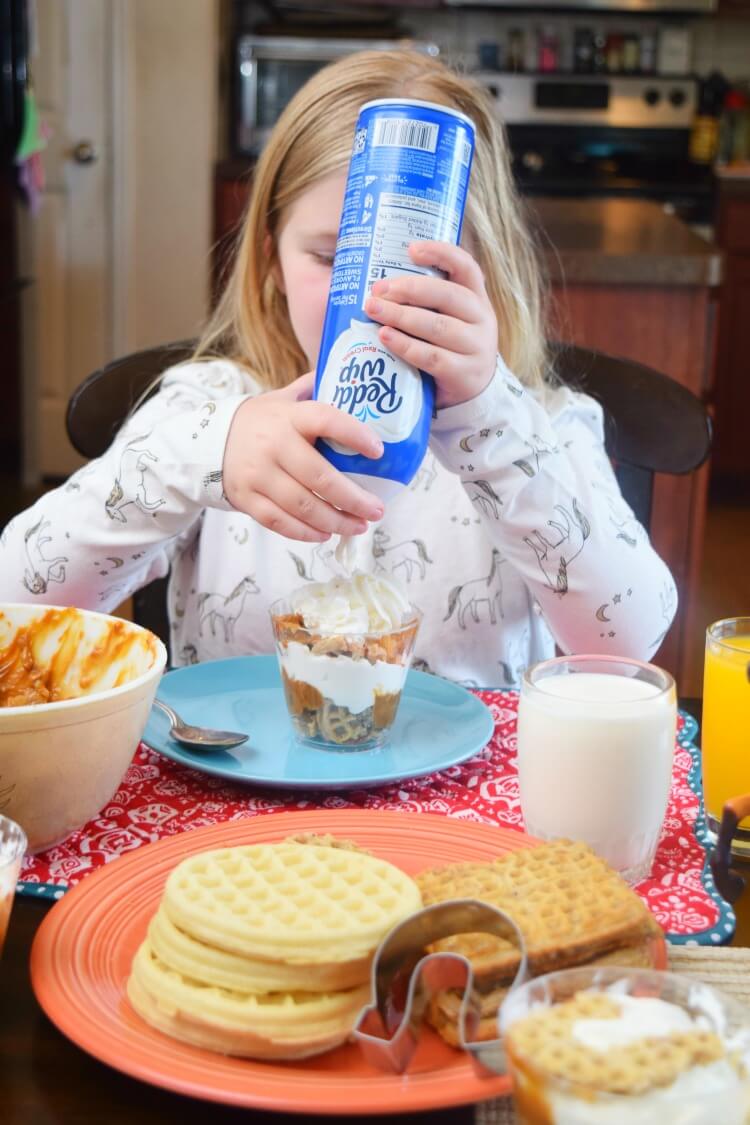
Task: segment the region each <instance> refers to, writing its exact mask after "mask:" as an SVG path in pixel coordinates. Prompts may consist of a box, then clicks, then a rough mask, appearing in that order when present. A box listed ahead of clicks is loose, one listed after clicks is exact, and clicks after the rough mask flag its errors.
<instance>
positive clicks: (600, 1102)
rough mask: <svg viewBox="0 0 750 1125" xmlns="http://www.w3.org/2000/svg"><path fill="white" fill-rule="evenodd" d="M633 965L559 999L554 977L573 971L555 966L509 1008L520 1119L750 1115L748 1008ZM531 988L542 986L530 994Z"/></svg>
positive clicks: (542, 1123)
mask: <svg viewBox="0 0 750 1125" xmlns="http://www.w3.org/2000/svg"><path fill="white" fill-rule="evenodd" d="M574 972H577V973H578V974H579V975H580V974H581V973H583V972H585V970H574ZM608 973H609V974H611V976H610V979H609V983H607V976H608ZM626 973H627V971H626V970H625V971H619V978H620V979H613V978H616V977H617V976H618V971H617V970H614V969H612V970H609V971H608V972H607V971H603V972H602V971H600V973H599V976H598V977H594V976H593V975H592V978H591V982H590V986H589V987H586V988H584V989H581V990H580V991H577V992H574V993H573V994H572V995H568V996H566V997H563V996H560V997H559V1002H557V1003H555V1002H554V1000H555V997H554V992H555V991H556V990H557V982H556V981H555V978H557V980H558V981H561V980H563V979H564V978H566V977H568V978H571V979H572V974H571V973H570V972H560V973H553V974H550V976H549V977H547V978H544V977H540V978H538V979H537V980H536V981H534V982H532V983H531V985H530V986H524V989H523V990H519V995H518V996H515V997H513V996H511V997H510V998H509V1000H508V1001H507V1002H506V1004H505V1005H504V1006H503V1009H502V1011H501V1016H500V1022H501V1028H502V1030H503V1032H504V1035H505V1046H506V1051H507V1058H508V1063H509V1068H510V1071H511V1073H512V1075H513V1084H514V1091H513V1092H514V1098H515V1101H516V1110H517V1114H518V1119H519V1121H520V1122H521V1123H522V1125H630V1123H631V1122H632V1123H633V1125H717V1123H718V1122H721V1123H722V1125H745V1123H746V1122H747V1121H750V1116H748V1115H749V1114H750V1026H748V1024H747V1023H746V1022H745V1013H744V1012H741V1011H740V1010H739V1009H738V1006H737V1005H735V1004H734V1003H733V1002H732V1001H730V1000H729V999H728V998H726V997H723V996H721V995H720V994H719V993H718V992H716V991H715V990H714V989H711V988H708V987H707V986H705V985H702V984H697V983H694V982H692V981H690V980H688V979H687V978H681V977H677V976H673V975H672V974H669V973H665V974H657V973H655V972H648V973H640V974H638V973H635V974H632V975H631V976H630V977H628V976H627V975H626ZM659 978H661V981H659ZM545 979H546V980H547V981H549V982H551V983H550V987H549V988H548V987H547V986H546V985H545V983H544V982H545ZM592 986H593V987H592ZM529 988H530V989H531V991H532V992H533V993H534V995H528V996H524V995H523V994H522V993H523V992H524V991H526V992H528V991H529ZM514 1009H516V1010H515V1011H514ZM515 1016H518V1017H520V1018H517V1019H516V1018H514V1017H515Z"/></svg>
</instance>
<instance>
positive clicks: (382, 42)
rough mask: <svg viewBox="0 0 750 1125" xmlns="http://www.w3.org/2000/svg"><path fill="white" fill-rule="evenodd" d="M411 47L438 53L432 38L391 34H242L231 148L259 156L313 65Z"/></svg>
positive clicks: (236, 62) (235, 68)
mask: <svg viewBox="0 0 750 1125" xmlns="http://www.w3.org/2000/svg"><path fill="white" fill-rule="evenodd" d="M405 46H408V47H411V48H412V49H414V50H417V51H423V52H424V53H425V54H428V55H438V54H439V53H440V49H439V47H438V46H437V45H436V44H434V43H424V42H417V41H415V40H411V39H410V40H405V39H399V40H390V39H302V38H298V39H295V38H291V37H290V38H282V37H278V38H271V37H266V36H263V37H261V36H254V35H240V36H239V37H238V39H237V41H236V49H235V53H234V66H233V71H234V74H233V101H234V112H233V114H232V122H233V125H232V149H233V151H234V153H235V155H237V156H257V154H258V153H259V152H260V150H261V149H262V148H263V145H264V144H265V143H266V140H267V139H268V135H269V133H270V132H271V129H272V128H273V126H274V124H275V123H276V121H277V120H278V118H279V116H280V115H281V112H282V110H283V109H284V108H285V106H286V105H287V103H288V102H289V101H290V100H291V99H292V98H293V97H294V95H295V94H296V93H297V91H298V90H299V89H300V87H301V86H304V84H305V82H307V80H308V78H310V77H311V76H312V75H313V74H314V73H315V72H316V70H320V68H321V67H323V66H325V65H326V64H327V63H329V62H333V61H334V60H335V59H339V58H341V57H342V56H343V55H348V54H351V53H352V52H353V51H390V50H394V49H395V48H398V47H405Z"/></svg>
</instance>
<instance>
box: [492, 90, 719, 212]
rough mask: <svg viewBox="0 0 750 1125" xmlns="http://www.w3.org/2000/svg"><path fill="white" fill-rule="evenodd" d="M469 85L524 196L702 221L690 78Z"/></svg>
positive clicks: (703, 186) (708, 195)
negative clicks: (619, 202)
mask: <svg viewBox="0 0 750 1125" xmlns="http://www.w3.org/2000/svg"><path fill="white" fill-rule="evenodd" d="M476 77H477V78H478V79H479V81H480V82H481V83H482V84H483V85H484V86H485V87H486V88H487V91H488V93H489V95H490V97H491V98H492V101H493V103H494V105H495V107H496V110H497V113H498V116H499V117H500V118H501V119H502V120H503V122H504V123H505V126H506V130H507V134H508V141H509V144H510V149H511V154H512V157H513V168H514V172H515V176H516V180H517V183H518V185H519V187H520V188H521V190H522V192H523V193H524V194H527V195H557V196H571V197H581V196H600V197H602V196H610V197H611V196H624V197H628V196H630V197H638V198H643V199H654V200H657V201H660V202H662V203H663V204H665V205H666V206H668V207H670V208H671V209H673V210H674V211H676V212H677V213H678V214H679V215H680V216H681V217H682V218H684V219H686V220H688V221H705V220H707V219H709V218H710V216H711V213H712V208H713V198H714V178H713V174H712V171H711V169H710V168H709V167H707V166H705V165H700V164H695V163H693V162H692V161H691V160H690V156H689V138H690V126H691V122H692V120H693V116H694V114H695V112H696V106H697V100H698V82H697V80H696V79H695V78H692V77H680V78H665V77H661V76H657V75H653V76H635V75H633V76H630V75H571V74H567V75H565V74H550V75H532V74H501V73H497V72H483V73H481V74H479V75H477V76H476Z"/></svg>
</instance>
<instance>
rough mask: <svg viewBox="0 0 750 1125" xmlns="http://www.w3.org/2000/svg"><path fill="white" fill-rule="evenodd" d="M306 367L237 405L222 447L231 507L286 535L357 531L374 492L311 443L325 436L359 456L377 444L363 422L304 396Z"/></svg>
mask: <svg viewBox="0 0 750 1125" xmlns="http://www.w3.org/2000/svg"><path fill="white" fill-rule="evenodd" d="M313 385H314V376H313V375H312V373H308V374H307V375H303V376H302V377H301V378H300V379H297V380H296V381H295V382H294V383H291V384H290V385H289V386H288V387H284V388H283V389H282V390H279V391H267V392H266V393H264V394H260V395H257V396H255V397H254V398H249V399H247V400H246V401H245V402H243V403H242V405H241V406H240V407H239V408H238V409H237V412H236V413H235V415H234V418H233V420H232V425H231V426H230V429H229V437H228V438H227V444H226V448H225V450H224V467H223V473H224V492H225V494H226V496H227V499H228V500H229V502H230V504H232V505H233V506H234V507H235V508H237V509H238V510H239V511H241V512H245V513H246V514H247V515H249V516H252V518H253V519H254V520H257V521H258V523H260V524H262V525H263V527H267V528H268V529H269V531H276V532H278V534H279V535H285V536H286V537H287V538H288V539H299V540H302V541H305V542H314V543H321V542H323V541H325V540H326V539H328V538H329V537H330V536H331V535H333V534H339V535H359V534H361V533H362V532H363V531H366V530H367V521H368V520H379V519H380V518H381V517H382V515H383V505H382V503H381V502H380V500H379V499H378V498H377V497H376V496H373V495H372V493H370V492H367V491H366V490H365V489H364V488H360V487H359V485H357V484H355V483H354V481H352V480H350V479H349V478H348V477H347V476H346V474H344V473H341V472H339V471H338V469H335V468H334V467H333V465H331V464H330V463H329V462H328V461H326V459H325V457H323V456H321V454H320V453H318V451H317V450H316V449H315V448H314V443H315V441H316V439H317V438H319V437H323V438H328V439H330V440H332V441H336V442H338V443H340V444H341V445H345V446H347V447H348V448H349V449H354V450H356V451H357V452H358V453H362V454H364V456H365V457H372V458H377V457H380V455H381V454H382V452H383V446H382V443H381V441H380V439H379V438H378V437H377V436H376V435H375V434H374V433H373V431H372V430H371V429H370V427H369V426H366V425H364V423H362V422H358V421H357V419H356V418H352V417H351V416H350V415H348V414H345V413H344V412H343V411H341V410H337V409H336V407H335V406H329V405H327V404H326V403H322V402H311V401H309V399H310V395H311V394H312V390H313Z"/></svg>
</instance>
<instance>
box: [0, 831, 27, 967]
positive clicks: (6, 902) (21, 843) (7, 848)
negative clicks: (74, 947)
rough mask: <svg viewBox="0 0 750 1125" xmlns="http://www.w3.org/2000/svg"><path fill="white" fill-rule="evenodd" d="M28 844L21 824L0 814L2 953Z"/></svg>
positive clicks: (0, 929) (0, 950) (0, 942)
mask: <svg viewBox="0 0 750 1125" xmlns="http://www.w3.org/2000/svg"><path fill="white" fill-rule="evenodd" d="M26 846H27V841H26V834H25V832H24V831H23V829H22V828H21V826H20V825H19V824H16V822H15V820H11V819H10V818H9V817H7V816H0V953H2V951H3V945H4V944H5V935H6V933H7V931H8V923H9V922H10V912H11V910H12V909H13V898H14V896H15V893H16V882H17V881H18V875H19V872H20V870H21V860H22V859H23V857H24V854H25V852H26Z"/></svg>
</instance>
